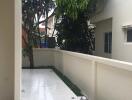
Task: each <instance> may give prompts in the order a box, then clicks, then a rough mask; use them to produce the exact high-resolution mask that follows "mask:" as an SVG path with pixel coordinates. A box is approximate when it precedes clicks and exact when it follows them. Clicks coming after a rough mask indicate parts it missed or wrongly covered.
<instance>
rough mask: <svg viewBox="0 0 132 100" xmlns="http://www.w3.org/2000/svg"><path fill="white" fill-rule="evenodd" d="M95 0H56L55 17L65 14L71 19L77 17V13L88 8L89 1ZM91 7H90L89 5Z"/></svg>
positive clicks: (93, 1)
mask: <svg viewBox="0 0 132 100" xmlns="http://www.w3.org/2000/svg"><path fill="white" fill-rule="evenodd" d="M95 1H96V0H56V5H57V17H59V16H61V15H66V16H68V17H70V18H72V19H77V17H78V14H79V13H81V12H83V11H84V10H85V11H86V10H88V8H89V7H90V6H91V3H92V4H93V3H95ZM90 8H92V7H90Z"/></svg>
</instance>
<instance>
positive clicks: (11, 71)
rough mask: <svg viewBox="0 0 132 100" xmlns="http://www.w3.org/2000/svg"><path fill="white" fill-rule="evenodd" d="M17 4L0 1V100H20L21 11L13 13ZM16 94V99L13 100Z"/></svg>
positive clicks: (7, 0) (5, 0) (12, 1)
mask: <svg viewBox="0 0 132 100" xmlns="http://www.w3.org/2000/svg"><path fill="white" fill-rule="evenodd" d="M17 2H19V1H18V0H16V2H15V0H1V1H0V13H1V14H0V100H20V98H19V97H20V95H19V93H20V91H19V90H20V81H19V79H20V72H19V71H20V70H19V69H20V65H21V63H20V62H21V60H20V58H21V56H20V55H21V50H20V48H21V43H20V41H21V34H20V32H19V31H20V29H21V27H19V26H20V25H21V24H20V23H19V20H20V19H21V18H20V15H21V13H19V12H20V11H21V9H17V10H19V12H18V11H17V13H16V12H15V10H14V7H15V4H17ZM18 4H21V3H20V2H19V3H18ZM17 6H19V5H17ZM17 8H18V7H17ZM17 14H18V16H19V18H18V17H17ZM17 19H19V20H17ZM15 20H17V21H16V22H15ZM16 24H17V25H16ZM19 37H20V38H19ZM15 90H16V91H15ZM16 92H17V97H18V98H15V94H16Z"/></svg>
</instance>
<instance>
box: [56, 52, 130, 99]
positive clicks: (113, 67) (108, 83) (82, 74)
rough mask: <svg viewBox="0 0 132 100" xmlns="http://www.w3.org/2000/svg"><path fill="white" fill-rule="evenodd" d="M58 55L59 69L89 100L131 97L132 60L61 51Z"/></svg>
mask: <svg viewBox="0 0 132 100" xmlns="http://www.w3.org/2000/svg"><path fill="white" fill-rule="evenodd" d="M57 55H59V56H57ZM60 55H61V56H60ZM56 57H57V59H56V61H55V66H56V68H58V69H59V70H60V71H61V72H62V73H64V74H65V75H66V76H67V77H68V78H69V79H70V80H71V81H72V82H73V83H74V84H76V85H77V86H78V87H79V88H80V89H81V90H82V92H83V93H84V94H86V95H87V96H88V98H89V100H132V95H131V93H132V78H131V77H132V63H126V62H121V61H117V60H112V59H106V58H101V57H96V56H91V55H85V54H80V53H74V52H69V51H61V50H60V51H55V58H56ZM59 57H60V59H61V60H60V59H58V58H59ZM61 63H62V64H61ZM56 64H57V65H56ZM58 64H59V65H58ZM60 65H61V66H60ZM58 66H59V67H58Z"/></svg>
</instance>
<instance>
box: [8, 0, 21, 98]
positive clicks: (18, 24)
mask: <svg viewBox="0 0 132 100" xmlns="http://www.w3.org/2000/svg"><path fill="white" fill-rule="evenodd" d="M10 1H11V0H10ZM21 2H22V1H21V0H15V4H14V5H15V6H14V8H15V32H14V33H15V36H14V44H15V50H14V52H15V70H14V77H15V80H14V85H15V86H14V89H15V90H14V99H13V100H21V68H22V67H21V66H22V34H21V33H22V29H21V28H22V22H21V19H22V18H21V17H22V12H21V11H22V7H21V6H22V4H21ZM10 100H11V99H10Z"/></svg>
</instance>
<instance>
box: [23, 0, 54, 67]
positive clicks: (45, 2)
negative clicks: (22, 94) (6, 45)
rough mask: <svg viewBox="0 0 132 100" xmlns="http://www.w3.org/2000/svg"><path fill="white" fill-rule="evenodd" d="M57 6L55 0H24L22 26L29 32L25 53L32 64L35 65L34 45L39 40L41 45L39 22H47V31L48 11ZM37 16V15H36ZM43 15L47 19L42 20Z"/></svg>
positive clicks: (46, 23)
mask: <svg viewBox="0 0 132 100" xmlns="http://www.w3.org/2000/svg"><path fill="white" fill-rule="evenodd" d="M53 8H55V3H54V1H53V0H22V26H23V29H24V31H26V33H27V38H26V39H25V40H26V41H25V44H26V48H24V49H23V55H27V56H28V57H29V60H30V66H33V49H32V48H33V47H34V46H36V44H37V42H38V41H39V43H40V44H39V45H41V33H40V32H39V24H41V23H45V26H46V33H47V25H48V18H49V16H48V12H49V11H51V10H52V9H53ZM36 16H37V17H36ZM41 16H43V17H45V20H44V21H42V22H39V21H40V18H41Z"/></svg>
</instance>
